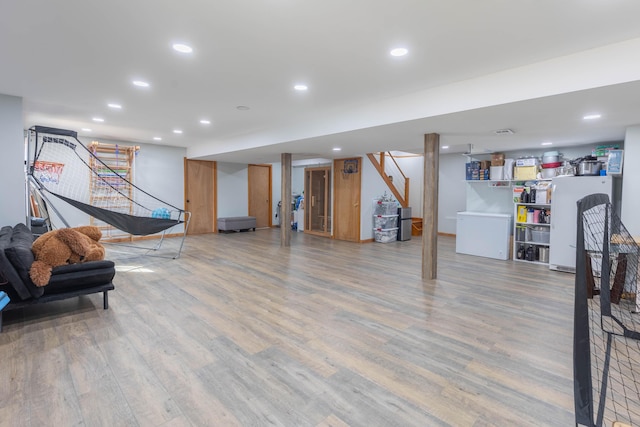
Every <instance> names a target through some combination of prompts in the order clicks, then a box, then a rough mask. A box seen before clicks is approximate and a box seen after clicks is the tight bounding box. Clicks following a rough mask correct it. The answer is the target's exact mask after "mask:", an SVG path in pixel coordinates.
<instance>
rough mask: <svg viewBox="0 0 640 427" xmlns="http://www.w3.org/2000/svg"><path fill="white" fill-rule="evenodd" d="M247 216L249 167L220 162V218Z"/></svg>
mask: <svg viewBox="0 0 640 427" xmlns="http://www.w3.org/2000/svg"><path fill="white" fill-rule="evenodd" d="M276 203H277V202H276ZM245 215H249V181H248V166H247V165H245V164H237V163H223V162H218V218H220V217H228V216H245Z"/></svg>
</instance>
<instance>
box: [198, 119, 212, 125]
mask: <svg viewBox="0 0 640 427" xmlns="http://www.w3.org/2000/svg"><path fill="white" fill-rule="evenodd" d="M200 123H202V124H203V125H210V124H211V120H206V119H202V120H200Z"/></svg>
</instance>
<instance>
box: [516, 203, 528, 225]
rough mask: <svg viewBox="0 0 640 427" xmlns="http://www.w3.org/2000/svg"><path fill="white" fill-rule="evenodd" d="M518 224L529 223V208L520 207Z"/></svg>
mask: <svg viewBox="0 0 640 427" xmlns="http://www.w3.org/2000/svg"><path fill="white" fill-rule="evenodd" d="M516 221H517V222H527V207H526V206H518V215H517V217H516Z"/></svg>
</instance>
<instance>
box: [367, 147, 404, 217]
mask: <svg viewBox="0 0 640 427" xmlns="http://www.w3.org/2000/svg"><path fill="white" fill-rule="evenodd" d="M367 157H369V160H371V163H372V164H373V166H374V167H375V168H376V170H377V171H378V173H379V174H380V176H381V177H382V179H383V180H384V182H385V183H386V184H387V187H389V190H390V191H391V193H392V194H393V196H394V197H395V198H396V200H398V203H400V206H402V207H403V208H406V207H407V206H409V178H407V177H406V176H405V175H404V173H402V170H401V169H400V166H398V162H396V159H394V158H393V155H392V154H391V153H389V152H380V153H375V154H372V153H369V154H367Z"/></svg>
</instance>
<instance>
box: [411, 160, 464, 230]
mask: <svg viewBox="0 0 640 427" xmlns="http://www.w3.org/2000/svg"><path fill="white" fill-rule="evenodd" d="M466 161H467V159H466V158H465V157H464V156H461V155H459V154H440V166H439V168H438V171H439V173H438V185H439V188H438V232H440V233H448V234H455V233H456V214H457V213H458V212H461V211H464V210H466V204H467V194H466V193H467V185H466V183H465V182H464V178H465V163H466ZM420 191H422V182H421V183H420ZM414 216H415V215H414Z"/></svg>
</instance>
